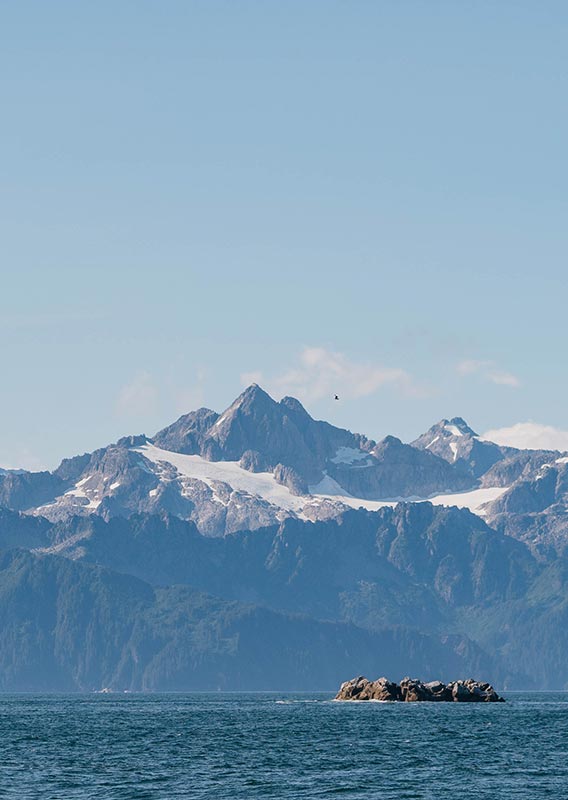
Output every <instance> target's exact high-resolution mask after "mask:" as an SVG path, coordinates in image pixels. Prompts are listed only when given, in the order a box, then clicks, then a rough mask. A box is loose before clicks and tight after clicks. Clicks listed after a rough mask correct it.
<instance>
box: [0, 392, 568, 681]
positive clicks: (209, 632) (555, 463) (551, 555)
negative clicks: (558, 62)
mask: <svg viewBox="0 0 568 800" xmlns="http://www.w3.org/2000/svg"><path fill="white" fill-rule="evenodd" d="M567 500H568V457H567V456H566V455H565V454H562V453H560V452H555V451H540V450H517V449H514V448H510V447H501V446H499V445H497V444H494V443H492V442H488V441H484V440H483V439H481V438H480V437H479V436H478V435H477V434H476V433H475V432H474V431H473V430H472V429H471V428H470V427H469V426H468V425H467V423H466V422H465V421H464V420H463V419H461V418H459V417H456V418H454V419H451V420H442V421H440V422H439V423H437V424H436V425H434V426H433V427H432V428H431V429H430V430H429V431H427V432H425V433H424V434H423V435H422V436H420V437H419V438H418V439H416V440H415V441H414V442H412V443H410V444H405V443H403V442H401V441H400V440H399V439H397V438H395V437H392V436H388V437H386V438H385V439H383V440H382V441H381V442H378V443H377V442H374V441H372V440H370V439H367V438H366V437H365V436H363V435H360V434H353V433H351V432H350V431H347V430H343V429H339V428H336V427H334V426H332V425H330V424H328V423H326V422H321V421H317V420H314V419H312V418H311V416H310V415H309V414H308V413H307V411H306V410H305V409H304V408H303V406H302V405H301V403H300V402H299V401H298V400H296V399H294V398H291V397H285V398H283V399H282V400H281V401H279V402H276V401H275V400H273V399H272V398H271V397H270V396H269V395H268V394H266V393H265V392H264V391H263V390H262V389H261V388H260V387H258V386H257V385H252V386H250V387H249V388H248V389H246V390H245V391H244V392H243V393H242V394H241V395H240V396H239V397H238V398H237V399H236V400H235V402H234V403H233V404H232V405H231V406H230V407H229V408H228V409H226V410H225V411H224V412H223V413H222V414H218V413H217V412H215V411H211V410H209V409H199V410H197V411H193V412H191V413H189V414H186V415H184V416H182V417H181V418H180V419H178V420H177V421H176V422H174V423H173V424H171V425H170V426H168V427H167V428H164V429H163V430H161V431H159V432H158V433H156V434H155V435H154V436H153V437H152V438H148V437H146V436H144V435H135V436H126V437H125V438H123V439H120V440H119V441H118V442H116V443H114V444H111V445H109V446H107V447H104V448H101V449H100V450H97V451H95V452H94V453H89V454H85V455H81V456H74V457H71V458H69V459H65V460H64V461H63V462H62V463H61V464H60V466H59V467H58V468H57V469H56V470H54V471H53V472H39V473H32V472H2V473H0V507H1V510H0V550H1V551H3V553H2V555H1V556H0V558H1V561H0V595H1V597H2V602H1V603H0V614H1V615H2V627H1V630H0V688H1V689H24V690H25V689H42V690H49V689H81V690H96V689H100V688H102V687H105V686H110V687H111V688H113V689H117V690H122V689H129V690H139V689H194V688H195V689H216V688H226V689H244V688H246V689H255V688H258V689H267V688H275V689H293V688H295V689H304V688H305V689H315V688H324V689H327V688H329V689H333V688H334V687H335V685H336V684H337V683H338V682H339V681H340V680H341V679H343V678H345V677H346V675H347V676H348V675H350V674H351V673H359V672H365V671H367V672H369V673H372V674H381V673H388V674H390V675H393V676H395V677H396V676H398V677H402V676H403V674H406V673H409V672H416V673H420V675H421V677H425V678H426V677H432V678H441V679H444V678H448V677H452V676H453V677H455V675H456V674H458V673H459V674H462V673H464V674H465V673H476V674H481V673H483V676H484V678H485V677H486V678H487V679H488V680H491V681H494V682H495V683H496V684H497V685H499V686H503V685H506V686H510V687H513V686H517V687H522V686H524V687H528V686H538V687H539V688H545V687H548V688H560V687H564V686H566V685H568V670H567V668H566V667H565V664H566V663H568V659H567V658H566V657H567V656H568V635H567V634H565V633H564V632H563V631H565V630H568V627H567V626H566V616H567V611H566V609H567V602H568V592H567V591H566V588H565V587H566V581H565V575H566V570H567V568H568V561H567V548H566V541H568V516H567Z"/></svg>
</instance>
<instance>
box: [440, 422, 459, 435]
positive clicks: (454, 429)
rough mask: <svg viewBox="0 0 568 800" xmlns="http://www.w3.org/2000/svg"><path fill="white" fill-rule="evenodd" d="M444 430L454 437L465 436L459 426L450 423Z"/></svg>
mask: <svg viewBox="0 0 568 800" xmlns="http://www.w3.org/2000/svg"><path fill="white" fill-rule="evenodd" d="M444 430H446V431H448V433H451V434H452V436H463V431H460V429H459V428H458V426H457V425H451V424H450V423H449V422H448V424H447V425H444Z"/></svg>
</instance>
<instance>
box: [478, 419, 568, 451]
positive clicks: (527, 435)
mask: <svg viewBox="0 0 568 800" xmlns="http://www.w3.org/2000/svg"><path fill="white" fill-rule="evenodd" d="M483 438H484V439H488V440H489V441H491V442H496V443H497V444H500V445H504V446H506V447H519V448H521V449H527V450H561V451H562V452H564V451H567V450H568V431H564V430H562V429H561V428H555V427H553V426H552V425H541V424H539V423H538V422H517V424H516V425H511V426H510V427H508V428H495V429H494V430H490V431H486V432H485V433H484V434H483Z"/></svg>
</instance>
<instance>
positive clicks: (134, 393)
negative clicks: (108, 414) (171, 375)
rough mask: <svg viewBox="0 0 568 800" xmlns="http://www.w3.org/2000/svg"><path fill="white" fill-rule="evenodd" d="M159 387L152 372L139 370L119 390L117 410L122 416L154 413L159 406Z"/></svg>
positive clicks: (140, 415) (139, 415) (142, 415)
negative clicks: (153, 378)
mask: <svg viewBox="0 0 568 800" xmlns="http://www.w3.org/2000/svg"><path fill="white" fill-rule="evenodd" d="M158 394H159V393H158V387H157V386H156V384H155V383H154V381H153V380H152V377H151V375H150V373H148V372H145V371H140V372H137V373H136V375H134V376H133V378H132V379H131V380H130V381H129V382H128V383H126V384H125V385H124V386H123V387H122V388H121V389H120V391H119V393H118V397H117V399H116V411H117V413H118V414H119V415H120V416H125V417H144V416H147V415H150V414H154V413H155V412H156V410H157V407H158Z"/></svg>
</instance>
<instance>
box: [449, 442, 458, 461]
mask: <svg viewBox="0 0 568 800" xmlns="http://www.w3.org/2000/svg"><path fill="white" fill-rule="evenodd" d="M450 450H451V451H452V453H453V454H454V461H455V460H456V459H457V457H458V446H457V444H456V443H455V442H450Z"/></svg>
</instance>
